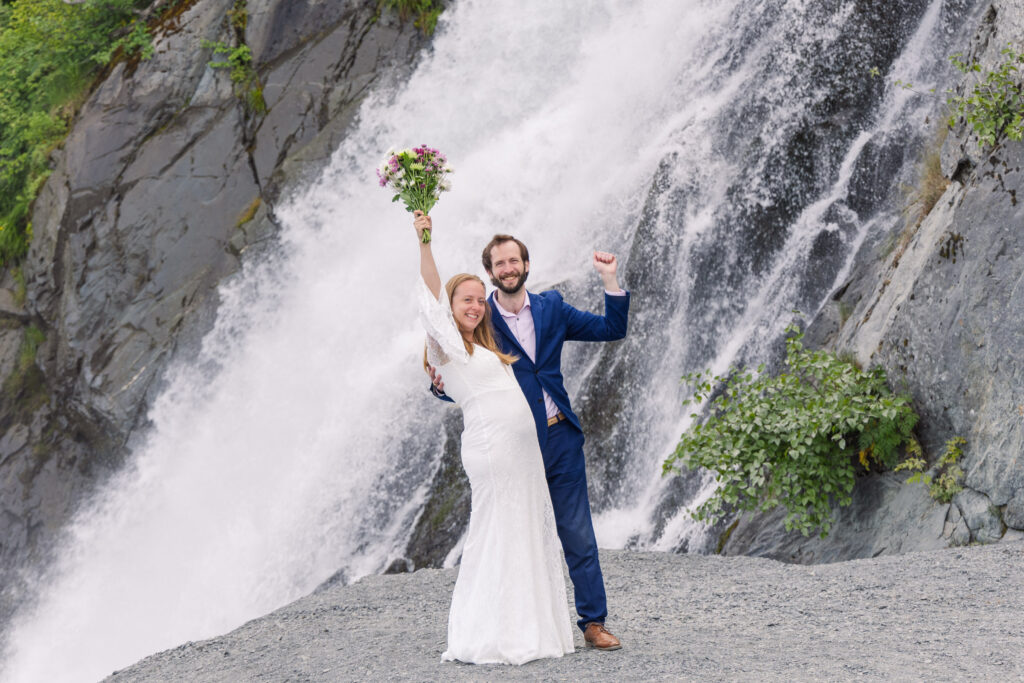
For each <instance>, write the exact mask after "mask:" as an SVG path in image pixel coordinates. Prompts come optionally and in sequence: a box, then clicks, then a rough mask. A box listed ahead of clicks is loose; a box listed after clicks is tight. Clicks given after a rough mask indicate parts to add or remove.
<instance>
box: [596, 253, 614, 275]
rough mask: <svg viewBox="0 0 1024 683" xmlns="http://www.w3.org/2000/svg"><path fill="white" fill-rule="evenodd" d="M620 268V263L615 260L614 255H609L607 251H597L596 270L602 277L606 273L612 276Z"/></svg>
mask: <svg viewBox="0 0 1024 683" xmlns="http://www.w3.org/2000/svg"><path fill="white" fill-rule="evenodd" d="M617 268H618V262H617V261H616V260H615V255H614V254H609V253H608V252H607V251H595V252H594V269H595V270H597V272H598V273H601V274H602V275H603V274H605V273H608V274H612V273H614V272H615V271H616V269H617Z"/></svg>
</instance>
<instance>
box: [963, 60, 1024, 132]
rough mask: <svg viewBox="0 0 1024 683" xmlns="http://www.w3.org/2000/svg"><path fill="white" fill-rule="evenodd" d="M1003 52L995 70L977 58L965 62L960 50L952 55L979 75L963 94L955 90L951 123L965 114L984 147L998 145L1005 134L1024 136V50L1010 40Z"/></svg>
mask: <svg viewBox="0 0 1024 683" xmlns="http://www.w3.org/2000/svg"><path fill="white" fill-rule="evenodd" d="M1001 54H1002V55H1003V56H1004V59H1003V61H1002V62H1000V63H999V64H998V65H997V66H996V67H995V68H994V69H992V70H991V71H984V70H983V69H982V68H981V65H980V64H978V63H977V62H965V61H964V60H963V58H962V55H960V54H955V55H953V56H952V57H950V60H951V61H952V62H953V65H954V66H955V67H956V68H957V69H959V70H960V71H962V72H963V73H965V74H976V76H975V81H974V85H973V87H970V88H969V89H968V91H967V92H965V93H964V94H963V95H957V94H951V96H950V98H949V101H950V104H951V105H952V107H953V115H952V116H950V121H949V123H950V125H951V126H952V125H953V123H955V121H956V119H957V118H958V117H961V116H962V117H964V119H965V120H966V121H967V123H968V124H969V125H970V126H971V128H973V129H974V132H975V133H977V135H978V144H979V145H980V146H981V147H983V148H984V147H986V146H992V145H994V144H995V143H996V139H998V138H999V136H1001V135H1004V134H1005V135H1006V137H1007V138H1009V139H1010V140H1015V141H1019V140H1021V139H1022V138H1024V90H1022V72H1021V66H1022V65H1024V53H1020V52H1017V51H1016V50H1014V49H1013V45H1012V44H1008V45H1007V46H1006V47H1005V48H1003V50H1002V52H1001Z"/></svg>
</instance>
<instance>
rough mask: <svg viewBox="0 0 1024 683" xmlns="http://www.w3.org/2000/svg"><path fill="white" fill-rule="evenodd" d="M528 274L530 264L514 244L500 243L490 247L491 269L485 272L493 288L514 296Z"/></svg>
mask: <svg viewBox="0 0 1024 683" xmlns="http://www.w3.org/2000/svg"><path fill="white" fill-rule="evenodd" d="M529 273H530V262H529V261H523V254H522V252H521V251H520V250H519V245H518V244H516V243H515V242H502V243H501V244H499V245H497V246H496V247H491V269H490V270H489V271H488V272H487V274H488V275H490V276H491V282H492V283H493V284H494V286H495V287H497V288H498V289H500V290H501V291H503V292H505V293H506V294H515V293H516V292H518V291H519V290H520V289H522V288H523V284H525V283H526V276H527V275H529Z"/></svg>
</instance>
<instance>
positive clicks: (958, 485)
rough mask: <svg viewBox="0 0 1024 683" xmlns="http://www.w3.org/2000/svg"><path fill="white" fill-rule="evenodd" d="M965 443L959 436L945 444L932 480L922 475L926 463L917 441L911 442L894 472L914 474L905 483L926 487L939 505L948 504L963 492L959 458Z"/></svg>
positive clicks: (926, 475)
mask: <svg viewBox="0 0 1024 683" xmlns="http://www.w3.org/2000/svg"><path fill="white" fill-rule="evenodd" d="M965 445H967V441H966V440H965V439H964V438H962V437H959V436H954V437H953V438H952V439H950V440H949V441H947V442H946V449H945V450H944V451H943V453H942V456H941V457H940V458H939V461H938V462H937V463H935V469H936V474H938V478H934V477H932V476H931V475H929V474H925V473H924V468H925V465H927V464H928V463H927V461H926V460H925V459H924V453H923V452H922V451H921V445H920V444H919V443H917V441H911V444H910V445H909V446H908V447H907V455H908V457H907V459H906V460H904V461H903V462H901V463H900V464H899V465H897V466H896V468H895V471H896V472H899V471H901V470H908V471H910V472H913V473H914V474H912V475H910V477H908V478H907V481H906V483H908V484H914V483H917V482H920V483H922V484H924V485H926V486H927V487H928V493H929V495H931V497H932V498H933V499H935V500H937V501H938V502H940V503H948V502H950V501H951V500H953V496H955V495H956V494H958V493H960V492H961V491H963V489H964V487H963V484H962V481H963V478H964V471H963V469H961V468H960V456H962V455H963V450H962V448H963V446H965Z"/></svg>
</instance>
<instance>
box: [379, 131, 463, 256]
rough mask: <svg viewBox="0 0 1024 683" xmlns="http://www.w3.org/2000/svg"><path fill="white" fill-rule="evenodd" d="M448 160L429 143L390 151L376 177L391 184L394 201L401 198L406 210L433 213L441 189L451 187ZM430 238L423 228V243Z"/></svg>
mask: <svg viewBox="0 0 1024 683" xmlns="http://www.w3.org/2000/svg"><path fill="white" fill-rule="evenodd" d="M452 172H453V171H452V167H451V166H449V165H448V159H446V158H445V156H444V154H442V153H441V152H439V151H438V150H436V149H431V148H430V147H427V146H426V145H422V146H420V147H413V148H412V149H404V150H402V151H401V152H395V151H393V150H389V151H388V154H387V158H386V159H385V160H384V163H383V164H381V166H380V168H378V169H377V180H378V181H380V186H381V187H387V186H388V185H390V186H391V187H392V188H393V189H394V191H395V196H394V197H392V198H391V201H393V202H397V201H398V200H399V199H401V200H402V201H403V202H405V208H406V210H407V211H417V210H419V211H422V212H423V213H430V209H432V208H433V207H434V204H436V203H437V200H438V199H440V198H441V193H442V192H447V191H448V190H450V189H452V186H451V183H450V182H449V181H448V178H447V176H448V174H449V173H452ZM429 241H430V231H429V230H424V231H423V243H424V244H426V243H427V242H429Z"/></svg>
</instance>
